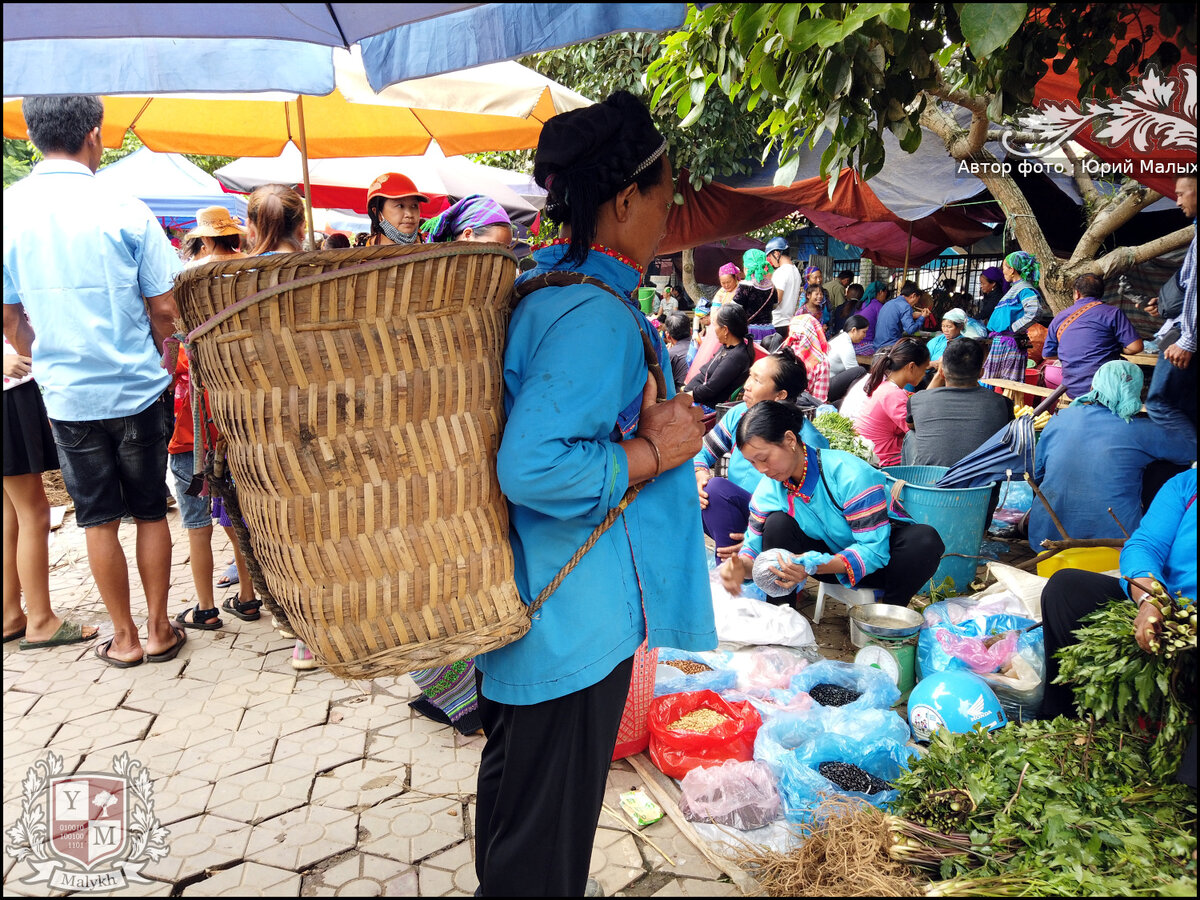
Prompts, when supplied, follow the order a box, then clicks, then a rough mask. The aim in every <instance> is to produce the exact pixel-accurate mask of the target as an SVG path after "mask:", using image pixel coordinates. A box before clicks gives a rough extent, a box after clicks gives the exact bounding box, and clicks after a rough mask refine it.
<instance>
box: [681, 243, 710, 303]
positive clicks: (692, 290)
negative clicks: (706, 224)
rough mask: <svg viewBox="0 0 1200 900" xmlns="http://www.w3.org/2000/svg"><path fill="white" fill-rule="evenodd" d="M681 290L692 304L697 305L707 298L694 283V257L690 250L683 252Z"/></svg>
mask: <svg viewBox="0 0 1200 900" xmlns="http://www.w3.org/2000/svg"><path fill="white" fill-rule="evenodd" d="M682 256H683V289H684V290H685V291H687V295H688V296H689V297H691V298H692V303H695V304H697V305H698V304H699V303H700V301H701V300H707V299H708V298H707V297H705V296H704V294H702V293H701V291H700V285H699V284H697V283H696V257H695V255H694V254H693V253H692V250H691V248H690V247H689V248H688V249H687V250H684V251H683V254H682Z"/></svg>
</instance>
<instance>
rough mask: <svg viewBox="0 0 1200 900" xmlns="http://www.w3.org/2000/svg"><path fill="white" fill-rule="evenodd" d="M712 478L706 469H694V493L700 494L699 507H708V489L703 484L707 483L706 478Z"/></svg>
mask: <svg viewBox="0 0 1200 900" xmlns="http://www.w3.org/2000/svg"><path fill="white" fill-rule="evenodd" d="M710 478H712V472H710V471H709V470H708V469H697V470H696V493H698V494H699V495H700V508H701V509H708V491H706V490H705V489H704V486H705V485H706V484H708V480H709V479H710Z"/></svg>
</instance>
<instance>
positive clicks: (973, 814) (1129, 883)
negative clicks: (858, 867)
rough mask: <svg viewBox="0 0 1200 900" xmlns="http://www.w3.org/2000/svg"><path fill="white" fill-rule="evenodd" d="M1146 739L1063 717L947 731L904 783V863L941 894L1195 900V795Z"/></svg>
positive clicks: (897, 822)
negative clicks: (925, 874)
mask: <svg viewBox="0 0 1200 900" xmlns="http://www.w3.org/2000/svg"><path fill="white" fill-rule="evenodd" d="M1149 748H1150V742H1149V740H1148V737H1147V735H1146V734H1145V733H1144V732H1139V733H1131V732H1128V731H1126V730H1125V729H1123V728H1121V727H1120V726H1119V725H1116V724H1112V723H1109V724H1095V723H1092V724H1091V725H1085V724H1081V723H1079V722H1076V721H1071V720H1068V719H1063V718H1058V719H1052V720H1049V721H1035V722H1027V723H1025V724H1023V725H1013V724H1010V725H1008V726H1007V727H1005V728H1001V729H998V730H997V731H992V732H980V731H976V732H974V733H971V734H951V733H949V732H948V731H946V730H945V729H941V730H939V731H938V732H937V733H936V734H935V735H934V738H933V740H932V741H931V742H930V745H929V752H928V753H927V754H925V755H924V756H922V757H921V758H920V759H917V760H914V761H913V763H912V766H911V768H910V769H909V771H908V772H906V773H904V774H903V775H901V776H900V778H898V779H897V780H896V782H895V784H896V787H897V788H899V789H900V792H901V793H900V799H899V800H898V801H897V802H896V803H895V804H894V805H893V808H892V815H891V817H890V818H889V824H890V826H891V829H892V833H893V843H892V848H891V855H892V856H893V858H895V859H900V860H903V861H906V862H908V863H910V864H912V865H915V866H918V867H921V868H924V869H927V870H931V873H936V876H937V877H940V878H942V879H947V880H943V881H940V882H937V883H935V884H933V885H931V886H930V888H929V894H930V895H931V896H1009V895H1021V896H1055V895H1059V896H1072V895H1073V896H1082V895H1092V896H1097V895H1108V896H1132V895H1134V894H1138V893H1152V894H1157V895H1174V896H1183V895H1188V896H1195V893H1196V835H1195V826H1196V795H1195V791H1194V790H1192V789H1191V788H1187V787H1185V786H1183V785H1181V784H1177V783H1175V781H1174V769H1171V770H1170V771H1169V772H1164V771H1162V770H1156V769H1154V768H1153V767H1152V765H1151V763H1150V760H1149V756H1148V751H1149Z"/></svg>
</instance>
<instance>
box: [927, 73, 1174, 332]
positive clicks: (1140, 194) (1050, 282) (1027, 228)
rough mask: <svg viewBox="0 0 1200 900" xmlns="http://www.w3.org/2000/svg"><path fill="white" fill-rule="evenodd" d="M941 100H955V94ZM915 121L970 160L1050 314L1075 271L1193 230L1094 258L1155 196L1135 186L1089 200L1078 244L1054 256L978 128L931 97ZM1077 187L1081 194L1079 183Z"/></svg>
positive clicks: (1067, 295) (1110, 264) (1129, 258)
mask: <svg viewBox="0 0 1200 900" xmlns="http://www.w3.org/2000/svg"><path fill="white" fill-rule="evenodd" d="M943 99H952V100H954V101H957V100H958V98H957V97H955V98H946V97H943ZM985 103H986V98H984V100H982V101H978V102H977V103H976V104H975V106H976V107H978V106H980V105H982V104H985ZM976 111H977V110H976ZM978 118H979V116H978V115H976V117H975V120H973V122H972V125H973V126H977V124H978ZM921 124H922V125H924V126H925V127H926V128H928V129H929V130H930V131H932V132H933V133H934V134H936V135H937V136H938V137H939V138H941V139H942V142H943V143H944V144H945V146H946V150H947V152H948V153H950V155H951V157H953V158H954V159H958V160H960V161H965V162H968V163H973V164H975V165H976V170H975V174H976V176H977V177H978V178H979V180H980V181H982V182H983V183H984V186H985V187H987V189H988V190H989V191H990V192H991V194H992V196H993V197H994V198H995V199H996V202H997V203H999V204H1000V207H1001V208H1002V209H1003V210H1004V215H1005V217H1006V218H1007V220H1008V222H1009V224H1010V226H1011V227H1012V230H1013V233H1014V234H1015V235H1016V238H1017V243H1018V244H1019V245H1020V247H1021V249H1022V250H1024V251H1025V252H1026V253H1030V254H1032V255H1033V256H1035V257H1037V260H1038V262H1040V263H1041V266H1042V279H1041V284H1040V285H1039V287H1040V288H1041V290H1042V293H1043V294H1044V295H1045V297H1046V302H1047V303H1049V304H1050V308H1051V309H1052V310H1054V312H1056V313H1057V312H1061V311H1062V310H1064V309H1066V308H1067V307H1068V306H1070V305H1071V303H1072V302H1073V294H1072V284H1073V282H1074V281H1075V279H1076V278H1077V277H1078V276H1080V275H1083V274H1085V273H1094V274H1098V275H1102V276H1103V277H1104V278H1111V277H1114V276H1116V275H1119V274H1121V273H1122V272H1127V271H1129V270H1130V269H1132V268H1133V267H1134V266H1135V265H1137V264H1138V263H1141V262H1145V261H1147V260H1149V259H1153V258H1154V257H1156V256H1159V255H1161V254H1163V253H1167V252H1170V251H1171V250H1175V249H1178V248H1179V247H1184V246H1187V244H1188V242H1189V241H1190V240H1191V239H1192V235H1193V234H1194V229H1192V228H1182V229H1180V230H1179V231H1176V232H1172V233H1171V234H1168V235H1165V236H1163V237H1161V238H1157V239H1156V240H1153V241H1149V242H1147V243H1145V244H1142V245H1141V246H1138V247H1119V248H1117V249H1116V250H1112V251H1110V252H1108V253H1106V254H1105V255H1103V256H1101V257H1100V258H1099V259H1097V258H1096V253H1097V251H1098V250H1099V249H1100V247H1101V246H1102V244H1103V242H1104V240H1105V239H1106V238H1108V237H1109V236H1110V235H1111V234H1112V233H1113V232H1114V231H1116V229H1117V228H1118V227H1120V226H1121V225H1123V224H1124V223H1125V222H1127V221H1129V219H1131V218H1132V217H1133V216H1134V215H1135V214H1136V213H1138V212H1140V211H1141V210H1142V209H1145V208H1146V207H1147V206H1149V205H1150V204H1151V203H1153V202H1154V201H1155V200H1157V199H1158V196H1159V195H1158V194H1156V193H1155V192H1154V191H1151V190H1149V189H1148V188H1143V187H1141V186H1140V185H1135V186H1132V187H1130V188H1129V189H1127V190H1126V191H1123V192H1122V193H1121V194H1119V195H1117V197H1115V198H1114V199H1113V200H1111V201H1109V202H1107V203H1100V204H1095V203H1093V204H1089V205H1088V206H1087V208H1086V212H1087V217H1088V222H1087V228H1086V229H1085V231H1084V234H1083V237H1082V238H1080V241H1079V245H1078V246H1077V247H1076V249H1075V252H1074V253H1072V254H1071V257H1070V258H1069V259H1060V258H1059V257H1057V256H1055V255H1054V253H1053V252H1052V251H1051V249H1050V244H1049V242H1048V241H1047V240H1046V235H1045V233H1044V232H1043V231H1042V226H1041V224H1040V223H1039V222H1038V220H1037V217H1036V216H1034V214H1033V208H1032V207H1031V206H1030V205H1029V201H1028V200H1027V199H1026V198H1025V195H1024V194H1023V193H1021V189H1020V188H1019V187H1018V186H1017V183H1016V181H1015V180H1014V179H1013V177H1012V175H1011V174H1005V173H1004V168H1003V166H1002V165H1001V163H1000V161H999V160H997V159H996V158H995V157H994V156H993V155H992V154H991V153H989V152H988V151H987V150H986V149H983V148H982V147H980V141H979V135H980V129H979V128H978V127H972V129H971V131H970V132H968V131H967V130H966V129H964V128H963V127H962V126H961V125H959V124H958V122H956V121H955V120H954V118H953V117H952V116H950V115H948V114H947V113H946V112H945V111H943V110H942V109H940V108H939V107H938V104H937V99H936V98H934V97H930V98H929V100H928V102H927V104H926V106H925V110H924V112H922V114H921ZM977 148H978V149H977ZM1081 190H1083V191H1084V193H1085V194H1086V193H1087V191H1086V189H1085V188H1084V187H1083V186H1081Z"/></svg>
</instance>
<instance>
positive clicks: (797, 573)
mask: <svg viewBox="0 0 1200 900" xmlns="http://www.w3.org/2000/svg"><path fill="white" fill-rule="evenodd" d="M769 570H770V572H771V574H773V575H774V576H775V581H776V582H777V583H778V584H779V586H780V587H781V588H785V589H787V590H792V589H793V588H795V587H797V586H798V585H801V584H804V582H805V581H806V580H807V579H808V569H806V568H804V566H802V565H800V564H799V563H796V562H792V561H791V560H788V561H787V562H785V563H783V564H781V565H779V566H770V567H769Z"/></svg>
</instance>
